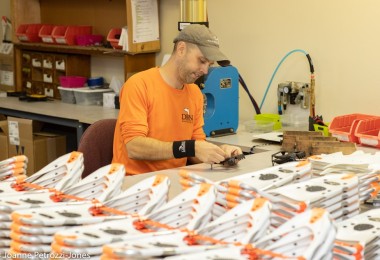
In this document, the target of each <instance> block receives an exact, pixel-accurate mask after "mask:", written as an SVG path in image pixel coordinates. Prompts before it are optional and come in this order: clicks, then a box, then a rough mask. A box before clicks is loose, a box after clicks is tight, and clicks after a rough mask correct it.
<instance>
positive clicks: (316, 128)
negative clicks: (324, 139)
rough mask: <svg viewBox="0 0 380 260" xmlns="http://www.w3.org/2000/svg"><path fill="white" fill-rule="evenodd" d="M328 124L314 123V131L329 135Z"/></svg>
mask: <svg viewBox="0 0 380 260" xmlns="http://www.w3.org/2000/svg"><path fill="white" fill-rule="evenodd" d="M329 124H330V123H326V126H323V125H318V124H314V131H316V132H322V134H323V136H330V135H331V134H330V132H329Z"/></svg>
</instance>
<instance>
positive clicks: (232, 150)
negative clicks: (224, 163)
mask: <svg viewBox="0 0 380 260" xmlns="http://www.w3.org/2000/svg"><path fill="white" fill-rule="evenodd" d="M220 148H222V150H223V151H224V152H225V153H226V154H227V158H228V157H232V156H235V155H238V154H242V153H243V151H242V150H241V149H240V147H237V146H233V145H228V144H222V145H221V146H220Z"/></svg>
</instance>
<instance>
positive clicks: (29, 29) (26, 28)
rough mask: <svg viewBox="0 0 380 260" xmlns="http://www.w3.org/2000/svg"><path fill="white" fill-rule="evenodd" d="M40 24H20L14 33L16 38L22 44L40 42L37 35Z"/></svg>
mask: <svg viewBox="0 0 380 260" xmlns="http://www.w3.org/2000/svg"><path fill="white" fill-rule="evenodd" d="M42 26H43V25H42V24H21V25H20V26H19V27H18V28H17V31H16V36H17V38H18V39H19V40H20V41H22V42H41V38H40V36H39V35H38V33H39V31H40V29H41V27H42Z"/></svg>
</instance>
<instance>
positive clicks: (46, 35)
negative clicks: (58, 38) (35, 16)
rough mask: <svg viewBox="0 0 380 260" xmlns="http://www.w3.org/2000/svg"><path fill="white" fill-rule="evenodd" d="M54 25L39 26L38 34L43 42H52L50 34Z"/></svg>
mask: <svg viewBox="0 0 380 260" xmlns="http://www.w3.org/2000/svg"><path fill="white" fill-rule="evenodd" d="M54 27H55V26H54V25H50V24H45V25H43V26H42V27H41V29H40V31H39V33H38V36H39V37H40V38H41V40H42V42H44V43H54V38H53V35H52V32H53V29H54Z"/></svg>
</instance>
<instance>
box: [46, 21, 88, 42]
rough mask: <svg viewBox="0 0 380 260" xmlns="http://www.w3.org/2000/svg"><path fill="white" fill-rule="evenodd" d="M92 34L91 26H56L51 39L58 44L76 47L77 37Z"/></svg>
mask: <svg viewBox="0 0 380 260" xmlns="http://www.w3.org/2000/svg"><path fill="white" fill-rule="evenodd" d="M91 33H92V26H71V25H70V26H57V27H55V28H54V30H53V33H52V34H53V37H54V40H55V42H56V43H58V44H67V45H76V44H77V43H76V39H75V38H76V36H77V35H88V34H91Z"/></svg>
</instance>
